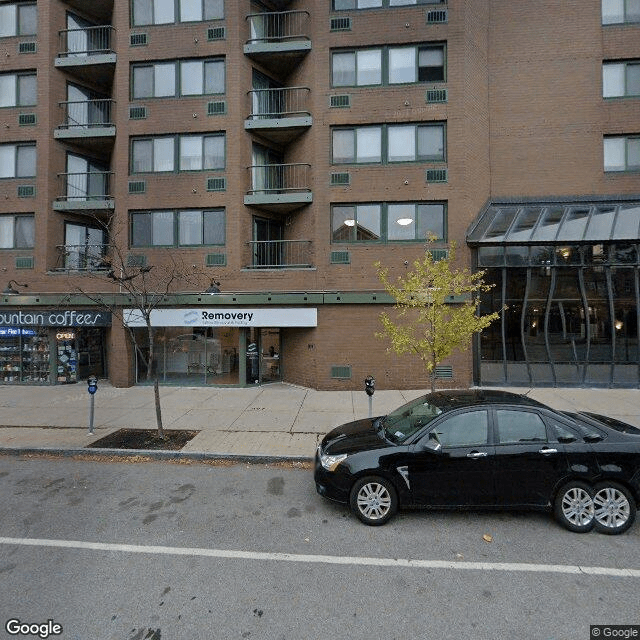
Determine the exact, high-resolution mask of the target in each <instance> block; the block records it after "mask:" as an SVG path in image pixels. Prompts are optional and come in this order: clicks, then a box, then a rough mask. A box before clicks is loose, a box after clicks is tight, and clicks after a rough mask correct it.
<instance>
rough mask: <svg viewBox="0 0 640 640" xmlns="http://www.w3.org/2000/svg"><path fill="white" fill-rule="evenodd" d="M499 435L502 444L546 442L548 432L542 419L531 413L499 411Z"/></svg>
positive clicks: (497, 412)
mask: <svg viewBox="0 0 640 640" xmlns="http://www.w3.org/2000/svg"><path fill="white" fill-rule="evenodd" d="M496 415H497V417H498V434H499V442H500V443H501V444H514V443H518V444H520V443H522V444H526V443H531V442H546V441H547V430H546V428H545V426H544V422H542V418H540V416H539V415H538V414H536V413H530V412H529V411H508V410H502V409H499V410H498V411H496Z"/></svg>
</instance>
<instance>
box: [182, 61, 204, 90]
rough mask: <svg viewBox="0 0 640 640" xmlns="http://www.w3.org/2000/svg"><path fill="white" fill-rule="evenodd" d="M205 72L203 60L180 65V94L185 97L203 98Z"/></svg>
mask: <svg viewBox="0 0 640 640" xmlns="http://www.w3.org/2000/svg"><path fill="white" fill-rule="evenodd" d="M203 86H204V84H203V70H202V61H201V60H189V61H188V62H181V63H180V94H181V95H183V96H201V95H202V89H203Z"/></svg>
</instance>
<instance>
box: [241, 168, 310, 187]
mask: <svg viewBox="0 0 640 640" xmlns="http://www.w3.org/2000/svg"><path fill="white" fill-rule="evenodd" d="M310 168H311V165H309V164H305V163H302V162H298V163H293V164H258V165H253V166H251V167H249V173H250V180H251V189H250V190H249V192H248V193H249V194H250V195H254V194H257V193H265V194H267V193H287V192H294V191H311V189H310V187H309V169H310Z"/></svg>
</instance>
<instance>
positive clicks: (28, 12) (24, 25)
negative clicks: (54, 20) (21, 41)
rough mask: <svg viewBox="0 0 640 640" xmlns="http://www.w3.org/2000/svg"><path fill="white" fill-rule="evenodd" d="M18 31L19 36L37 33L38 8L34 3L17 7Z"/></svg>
mask: <svg viewBox="0 0 640 640" xmlns="http://www.w3.org/2000/svg"><path fill="white" fill-rule="evenodd" d="M18 12H19V15H18V33H19V34H20V35H21V36H28V35H35V34H36V33H38V10H37V7H36V5H35V4H23V5H21V6H20V8H19V9H18Z"/></svg>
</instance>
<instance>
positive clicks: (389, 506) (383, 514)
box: [349, 476, 398, 526]
mask: <svg viewBox="0 0 640 640" xmlns="http://www.w3.org/2000/svg"><path fill="white" fill-rule="evenodd" d="M349 504H350V506H351V510H352V511H353V512H354V513H355V514H356V515H357V516H358V518H359V519H360V520H361V521H362V522H364V523H365V524H368V525H371V526H379V525H382V524H384V523H385V522H388V521H389V519H390V518H391V517H392V516H393V515H394V514H395V512H396V511H397V510H398V494H397V493H396V490H395V488H394V486H393V485H392V484H391V482H389V481H388V480H385V479H384V478H380V477H377V476H368V477H365V478H360V480H358V481H357V482H356V483H355V484H354V485H353V487H352V488H351V494H350V497H349Z"/></svg>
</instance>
